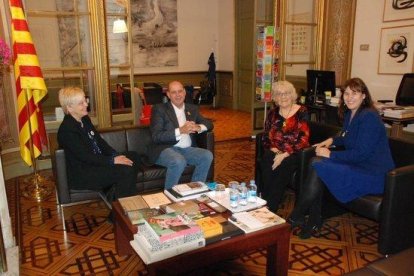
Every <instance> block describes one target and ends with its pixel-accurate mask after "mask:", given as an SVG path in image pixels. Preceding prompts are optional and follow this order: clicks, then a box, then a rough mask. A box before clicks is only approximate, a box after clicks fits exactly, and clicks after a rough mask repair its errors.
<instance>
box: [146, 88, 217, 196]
mask: <svg viewBox="0 0 414 276" xmlns="http://www.w3.org/2000/svg"><path fill="white" fill-rule="evenodd" d="M167 96H168V98H169V99H170V101H169V102H167V103H161V104H157V105H155V106H154V107H153V108H152V115H151V126H150V130H151V135H152V140H153V143H154V145H152V146H151V147H150V148H149V149H148V153H149V158H150V161H152V162H154V163H156V164H158V165H161V166H164V167H166V168H167V174H166V179H165V189H169V188H171V187H172V186H174V185H175V184H178V181H179V179H180V177H181V174H182V172H183V171H184V168H185V167H186V166H187V164H190V165H194V166H195V170H194V172H193V176H192V179H191V180H192V181H202V182H205V181H206V178H207V174H208V171H209V169H210V166H211V162H212V161H213V154H212V153H211V152H210V151H209V150H206V149H202V148H198V147H197V145H196V143H195V135H197V134H198V133H202V132H204V131H207V130H211V129H213V124H212V123H211V121H210V120H208V119H206V118H204V117H203V116H201V114H200V113H199V110H198V107H197V106H196V105H193V104H188V103H184V100H185V96H186V91H185V89H184V87H183V85H182V84H181V83H180V82H178V81H173V82H171V83H170V84H169V85H168V91H167Z"/></svg>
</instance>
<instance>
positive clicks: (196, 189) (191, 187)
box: [172, 181, 208, 196]
mask: <svg viewBox="0 0 414 276" xmlns="http://www.w3.org/2000/svg"><path fill="white" fill-rule="evenodd" d="M172 189H173V190H174V191H176V192H177V193H178V194H179V195H181V196H189V195H193V194H199V193H202V192H206V191H208V186H207V185H206V184H204V183H203V182H200V181H197V182H190V183H184V184H177V185H174V186H173V187H172Z"/></svg>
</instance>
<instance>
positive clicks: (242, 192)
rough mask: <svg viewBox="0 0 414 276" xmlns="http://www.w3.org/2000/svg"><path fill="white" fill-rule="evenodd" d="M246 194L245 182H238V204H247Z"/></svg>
mask: <svg viewBox="0 0 414 276" xmlns="http://www.w3.org/2000/svg"><path fill="white" fill-rule="evenodd" d="M247 194H248V191H247V187H246V183H244V182H242V183H241V184H240V205H247Z"/></svg>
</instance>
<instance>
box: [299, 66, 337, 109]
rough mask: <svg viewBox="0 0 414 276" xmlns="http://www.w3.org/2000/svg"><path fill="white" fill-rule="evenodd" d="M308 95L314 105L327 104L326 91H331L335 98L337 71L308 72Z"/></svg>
mask: <svg viewBox="0 0 414 276" xmlns="http://www.w3.org/2000/svg"><path fill="white" fill-rule="evenodd" d="M306 80H307V83H308V85H307V87H308V95H309V96H310V97H312V100H313V103H314V104H315V103H324V102H325V91H331V96H332V97H334V96H335V71H322V70H306Z"/></svg>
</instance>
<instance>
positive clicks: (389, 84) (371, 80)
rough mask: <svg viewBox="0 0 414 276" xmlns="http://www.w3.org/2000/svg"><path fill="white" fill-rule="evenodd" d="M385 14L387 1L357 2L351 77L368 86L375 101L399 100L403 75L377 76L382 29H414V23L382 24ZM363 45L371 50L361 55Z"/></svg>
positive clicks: (406, 21) (408, 21)
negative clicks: (396, 98) (412, 26)
mask: <svg viewBox="0 0 414 276" xmlns="http://www.w3.org/2000/svg"><path fill="white" fill-rule="evenodd" d="M383 12H384V0H382V1H378V0H375V1H372V0H358V1H357V10H356V19H355V31H354V46H353V57H352V70H351V75H352V76H353V77H360V78H361V79H363V80H364V81H365V82H366V84H367V85H368V88H369V89H370V92H371V93H372V96H373V97H374V99H376V100H378V99H386V100H395V95H396V92H397V89H398V86H399V84H400V81H401V78H402V75H383V74H381V75H379V74H378V73H377V72H378V59H379V49H380V39H381V28H384V27H394V26H406V25H414V20H404V21H394V22H382V17H383ZM361 44H369V50H368V51H361V50H360V49H359V46H360V45H361ZM407 73H409V72H407Z"/></svg>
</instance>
